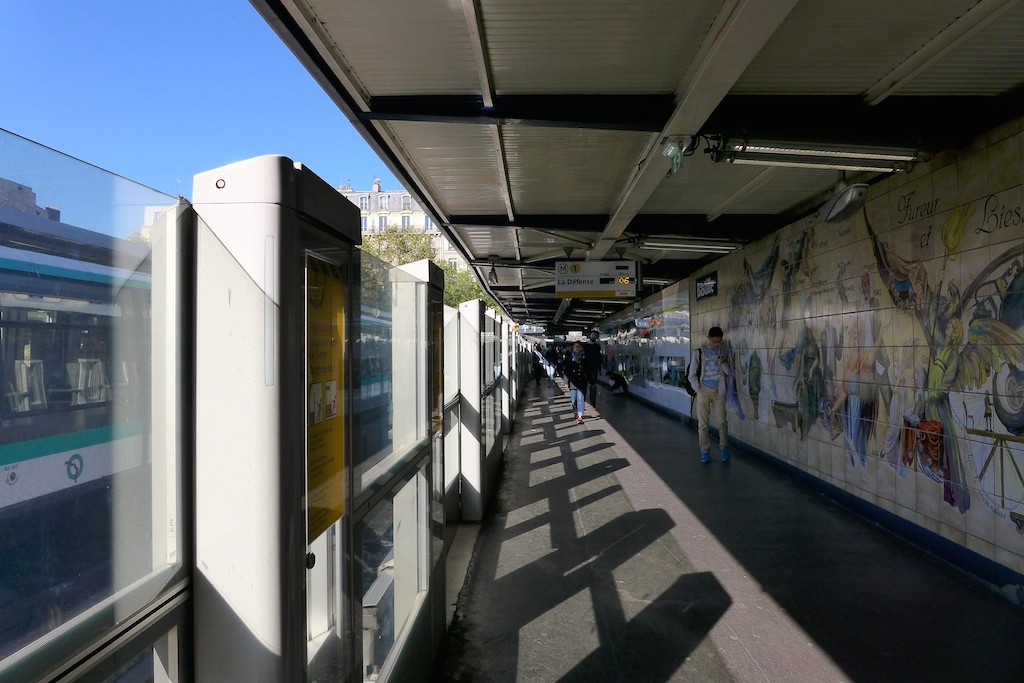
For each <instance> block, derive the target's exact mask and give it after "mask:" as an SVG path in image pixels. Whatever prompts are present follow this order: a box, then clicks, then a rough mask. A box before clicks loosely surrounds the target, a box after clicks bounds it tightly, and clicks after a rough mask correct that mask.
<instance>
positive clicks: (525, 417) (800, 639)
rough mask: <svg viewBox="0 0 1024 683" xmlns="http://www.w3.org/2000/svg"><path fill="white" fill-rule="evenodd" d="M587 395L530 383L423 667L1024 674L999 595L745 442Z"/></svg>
mask: <svg viewBox="0 0 1024 683" xmlns="http://www.w3.org/2000/svg"><path fill="white" fill-rule="evenodd" d="M598 404H599V409H600V416H599V417H590V418H588V419H587V420H586V421H585V423H584V424H583V425H577V424H576V422H575V420H574V419H573V416H572V411H571V409H570V407H569V399H568V395H567V393H566V392H565V390H564V387H563V386H562V385H560V384H556V385H554V386H549V385H548V384H547V383H546V382H544V381H542V382H541V384H540V385H539V386H537V385H534V384H533V383H530V384H528V385H524V386H523V394H522V395H521V400H520V411H519V414H518V415H517V420H516V422H515V431H514V433H513V434H512V435H511V441H510V445H509V448H508V450H507V451H506V457H505V466H504V473H503V476H502V479H501V483H500V489H499V491H498V492H497V494H496V495H495V497H494V503H493V506H492V509H491V510H489V511H488V514H487V516H486V518H485V520H484V522H483V523H482V524H481V525H464V526H462V527H460V528H459V529H458V532H457V536H456V545H458V544H459V543H463V544H464V546H465V547H463V548H462V549H461V550H462V552H460V549H459V548H458V547H456V548H453V550H452V552H451V553H450V554H449V558H450V563H451V562H458V561H459V560H458V558H459V557H462V558H463V563H464V564H467V565H468V572H467V571H465V570H459V569H457V568H454V567H453V566H452V564H450V565H449V567H450V569H449V581H450V582H454V583H455V584H456V591H458V586H459V585H460V584H461V592H460V593H458V600H457V603H453V605H452V607H453V611H454V614H453V620H452V622H451V625H450V627H449V629H448V634H447V637H446V641H445V643H444V646H443V648H442V652H441V653H440V655H439V657H438V660H437V664H436V667H435V671H434V680H436V681H439V682H440V681H456V682H466V683H469V682H472V683H492V682H493V683H497V682H505V681H535V682H546V681H560V682H579V683H584V682H588V683H589V682H593V681H652V682H661V681H702V682H719V681H741V682H746V681H801V682H804V681H901V682H908V681H929V682H933V683H934V682H938V681H986V682H994V681H1019V680H1021V672H1022V671H1024V647H1022V646H1021V645H1022V643H1024V611H1022V610H1021V609H1019V608H1018V607H1016V606H1014V605H1013V604H1011V603H1010V602H1009V601H1008V600H1006V599H1004V598H1003V597H1001V596H999V595H997V594H996V593H995V592H993V591H991V590H989V589H988V588H986V587H984V586H982V585H980V584H978V583H976V582H975V581H974V580H972V579H971V578H969V577H968V576H967V575H965V574H964V573H963V572H961V571H960V570H958V569H955V568H953V567H952V566H950V565H948V564H946V563H945V562H943V561H941V560H939V559H937V558H935V557H933V556H932V555H930V554H928V553H926V552H924V551H923V550H921V549H919V548H917V547H916V546H914V545H912V544H910V543H909V542H907V541H905V540H903V539H901V538H898V537H896V536H894V535H892V534H891V533H889V532H887V531H885V530H883V529H882V528H881V527H879V526H878V525H877V524H874V523H873V522H871V521H870V520H867V519H865V518H863V517H861V516H858V515H857V514H854V513H853V512H851V511H850V510H848V509H846V508H843V507H841V506H840V505H839V504H837V503H836V502H835V501H833V500H830V499H829V498H828V497H826V495H824V493H823V492H822V491H820V490H817V489H814V488H811V487H810V486H809V485H807V484H804V483H803V482H801V481H800V480H799V479H797V478H795V477H792V476H790V475H789V474H788V473H787V472H785V471H783V470H782V469H780V468H778V467H776V466H774V465H773V464H772V463H771V462H769V461H768V460H766V459H763V458H762V457H760V456H757V455H755V454H752V453H748V452H746V451H744V449H743V448H742V445H737V447H735V448H733V449H732V453H733V458H732V461H731V462H730V463H728V464H723V463H722V462H721V461H720V460H718V459H717V449H714V450H713V453H714V455H715V456H716V457H715V460H713V461H712V462H711V463H709V464H701V463H700V461H699V457H698V449H697V435H696V431H695V429H693V428H691V427H690V426H688V425H687V424H686V423H684V422H683V421H681V420H680V419H679V418H678V417H672V416H669V415H667V414H665V413H663V412H660V411H657V410H655V409H652V408H650V407H648V406H646V405H644V404H642V403H641V402H639V401H637V400H634V399H632V398H629V397H622V396H612V395H610V394H609V393H608V392H607V391H604V390H602V394H601V396H600V397H599V399H598ZM467 539H468V540H467ZM470 548H472V552H471V554H470ZM455 594H456V593H455V592H450V595H452V596H454V595H455ZM451 599H452V600H453V601H454V597H453V598H451Z"/></svg>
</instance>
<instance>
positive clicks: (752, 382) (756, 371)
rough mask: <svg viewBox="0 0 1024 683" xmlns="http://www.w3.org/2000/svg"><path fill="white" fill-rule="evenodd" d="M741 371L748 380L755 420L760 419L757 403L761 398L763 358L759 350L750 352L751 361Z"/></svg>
mask: <svg viewBox="0 0 1024 683" xmlns="http://www.w3.org/2000/svg"><path fill="white" fill-rule="evenodd" d="M741 371H742V372H743V376H744V377H745V378H746V380H747V391H749V392H750V401H751V403H753V404H754V408H753V413H754V419H755V420H757V419H758V418H759V417H760V416H759V414H758V413H759V411H758V407H757V402H758V399H759V398H760V396H761V357H760V356H758V355H757V349H754V350H753V351H751V352H750V359H749V360H748V361H747V363H746V365H745V366H742V367H741Z"/></svg>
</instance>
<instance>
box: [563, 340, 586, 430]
mask: <svg viewBox="0 0 1024 683" xmlns="http://www.w3.org/2000/svg"><path fill="white" fill-rule="evenodd" d="M582 361H583V344H580V343H579V342H576V344H575V345H574V346H573V350H572V353H571V354H570V355H569V357H568V358H566V359H565V360H564V361H563V362H562V374H563V375H564V376H565V382H566V384H567V385H568V387H569V402H570V403H572V412H573V413H574V414H575V415H576V424H583V407H584V406H583V397H584V396H586V393H587V383H588V380H587V373H586V372H585V371H584V370H583V365H582Z"/></svg>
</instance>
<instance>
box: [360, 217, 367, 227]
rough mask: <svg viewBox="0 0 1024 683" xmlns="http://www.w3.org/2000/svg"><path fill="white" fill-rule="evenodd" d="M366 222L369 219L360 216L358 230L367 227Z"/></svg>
mask: <svg viewBox="0 0 1024 683" xmlns="http://www.w3.org/2000/svg"><path fill="white" fill-rule="evenodd" d="M368 222H369V219H368V218H367V217H366V216H360V217H359V229H360V230H366V228H367V227H369V226H368V225H367V223H368Z"/></svg>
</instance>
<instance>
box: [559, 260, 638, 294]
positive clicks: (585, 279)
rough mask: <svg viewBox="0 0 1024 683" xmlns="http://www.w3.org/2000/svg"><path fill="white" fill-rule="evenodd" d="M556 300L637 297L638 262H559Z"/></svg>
mask: <svg viewBox="0 0 1024 683" xmlns="http://www.w3.org/2000/svg"><path fill="white" fill-rule="evenodd" d="M555 296H557V297H559V298H563V299H565V298H580V297H588V298H593V299H615V298H619V297H625V298H632V297H635V296H636V261H557V262H556V263H555Z"/></svg>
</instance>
